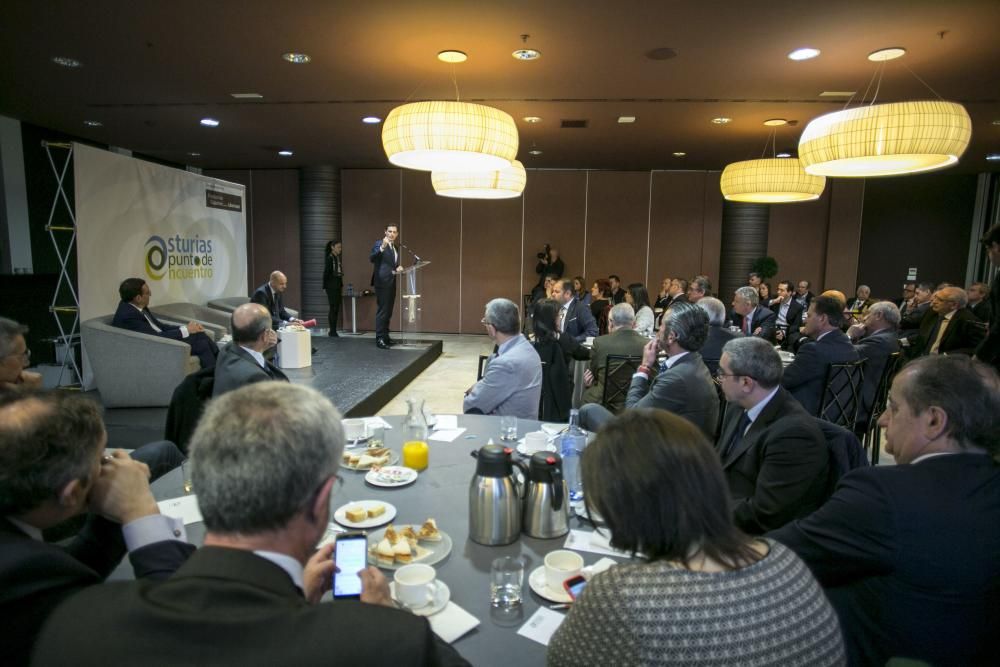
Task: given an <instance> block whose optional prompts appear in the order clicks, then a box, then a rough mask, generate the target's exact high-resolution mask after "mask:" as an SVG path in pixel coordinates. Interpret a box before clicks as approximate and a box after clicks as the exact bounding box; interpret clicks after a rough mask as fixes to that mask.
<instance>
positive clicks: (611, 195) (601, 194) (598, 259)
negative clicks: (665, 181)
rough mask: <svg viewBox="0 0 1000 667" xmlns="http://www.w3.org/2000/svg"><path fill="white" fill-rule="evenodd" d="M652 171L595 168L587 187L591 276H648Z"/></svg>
mask: <svg viewBox="0 0 1000 667" xmlns="http://www.w3.org/2000/svg"><path fill="white" fill-rule="evenodd" d="M648 231H649V172H626V171H593V172H590V179H589V185H588V188H587V273H588V276H587V278H588V279H589V280H593V279H595V278H600V277H606V276H607V275H608V274H611V273H614V274H617V275H619V276H621V279H622V283H623V284H625V285H628V284H629V283H631V282H637V281H638V282H642V281H644V280H645V278H646V247H647V244H646V239H647V235H648Z"/></svg>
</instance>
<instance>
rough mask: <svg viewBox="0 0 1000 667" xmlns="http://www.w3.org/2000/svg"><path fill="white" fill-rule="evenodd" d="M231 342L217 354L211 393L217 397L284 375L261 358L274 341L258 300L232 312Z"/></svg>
mask: <svg viewBox="0 0 1000 667" xmlns="http://www.w3.org/2000/svg"><path fill="white" fill-rule="evenodd" d="M230 325H231V328H232V331H233V341H232V342H231V343H230V344H229V345H227V346H226V347H225V348H223V349H222V351H221V352H220V353H219V360H218V361H217V362H216V364H215V384H214V386H213V388H212V396H221V395H222V394H224V393H226V392H227V391H232V390H233V389H239V388H240V387H242V386H243V385H246V384H252V383H254V382H266V381H267V380H283V381H285V382H288V377H287V376H286V375H285V374H284V373H283V372H282V371H281V369H280V368H278V367H277V366H275V365H274V364H272V363H271V362H270V361H267V360H266V359H265V358H264V352H266V351H267V350H269V349H271V348H272V347H274V346H275V345H277V343H278V334H276V333H275V332H274V329H272V328H271V314H270V313H269V312H267V308H265V307H264V306H262V305H260V304H259V303H244V304H243V305H242V306H237V308H236V310H234V311H233V316H232V320H231V322H230Z"/></svg>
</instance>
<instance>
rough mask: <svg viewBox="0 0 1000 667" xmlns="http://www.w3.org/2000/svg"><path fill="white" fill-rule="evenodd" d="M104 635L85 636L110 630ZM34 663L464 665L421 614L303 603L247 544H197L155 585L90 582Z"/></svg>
mask: <svg viewBox="0 0 1000 667" xmlns="http://www.w3.org/2000/svg"><path fill="white" fill-rule="evenodd" d="M112 630H113V632H114V634H115V638H114V641H95V639H96V638H97V637H99V636H102V635H105V634H107V633H108V632H109V631H112ZM38 646H39V650H38V651H37V653H36V655H35V662H34V664H36V665H65V664H70V663H72V664H76V665H114V664H128V663H134V662H137V661H138V662H141V663H142V664H143V665H145V666H147V667H152V666H154V665H164V666H166V665H181V664H200V665H321V664H333V663H335V664H338V665H362V664H363V665H391V666H393V667H396V666H398V665H457V664H468V663H466V662H465V661H464V660H463V659H462V657H461V656H460V655H458V653H456V652H455V650H454V649H452V648H451V647H450V646H448V645H447V644H444V643H443V642H441V641H440V640H438V639H437V638H436V636H435V635H434V634H433V633H432V632H431V629H430V626H429V625H428V623H427V619H425V618H421V617H418V616H414V615H413V614H410V613H408V612H405V611H401V610H398V609H392V608H389V607H383V606H376V605H370V604H364V603H361V602H354V601H338V602H332V603H325V604H318V605H311V604H309V603H308V602H306V600H305V599H304V598H303V597H302V594H301V592H300V591H299V590H298V589H297V588H296V587H295V585H294V584H293V583H292V580H291V578H290V577H289V576H288V574H287V573H286V572H285V571H284V570H282V569H281V568H280V567H278V566H277V565H275V564H274V563H271V562H270V561H268V560H265V559H264V558H261V557H259V556H257V555H255V554H254V553H253V552H251V551H243V550H240V549H225V548H221V547H202V548H201V549H199V550H198V551H197V553H195V554H194V555H193V556H192V557H191V559H190V560H189V561H188V562H187V563H186V564H185V565H184V566H183V567H182V568H181V569H180V570H178V571H177V573H176V574H175V575H174V576H173V577H171V578H170V579H168V580H167V581H165V582H162V583H160V584H157V585H153V584H150V583H148V582H141V581H140V582H123V583H114V584H108V585H106V586H99V587H94V588H92V589H90V590H88V591H85V592H84V593H82V594H80V595H78V596H76V597H75V598H73V599H72V600H70V601H69V602H67V603H66V604H65V605H63V606H62V607H61V608H60V609H59V610H58V611H57V612H56V613H55V614H54V615H53V616H52V619H51V621H50V622H49V624H48V625H47V626H46V628H45V631H44V633H43V635H42V639H41V640H40V641H39V644H38Z"/></svg>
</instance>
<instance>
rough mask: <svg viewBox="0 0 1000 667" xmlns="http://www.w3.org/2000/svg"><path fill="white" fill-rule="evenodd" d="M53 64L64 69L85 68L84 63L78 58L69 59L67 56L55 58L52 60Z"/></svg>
mask: <svg viewBox="0 0 1000 667" xmlns="http://www.w3.org/2000/svg"><path fill="white" fill-rule="evenodd" d="M52 62H54V63H55V64H56V65H62V66H63V67H83V63H81V62H80V61H79V60H77V59H76V58H67V57H65V56H55V57H53V58H52Z"/></svg>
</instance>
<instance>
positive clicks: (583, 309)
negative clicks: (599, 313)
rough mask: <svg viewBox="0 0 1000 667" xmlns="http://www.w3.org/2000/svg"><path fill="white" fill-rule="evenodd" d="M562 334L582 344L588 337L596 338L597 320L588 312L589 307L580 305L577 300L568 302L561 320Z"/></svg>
mask: <svg viewBox="0 0 1000 667" xmlns="http://www.w3.org/2000/svg"><path fill="white" fill-rule="evenodd" d="M563 334H565V335H568V336H572V337H573V338H575V339H576V342H578V343H582V342H583V341H584V340H586V338H587V337H588V336H597V320H595V319H594V315H593V313H591V312H590V306H586V305H584V304H582V303H580V300H579V299H573V300H572V301H570V304H569V308H568V309H567V311H566V317H565V318H564V319H563Z"/></svg>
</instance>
